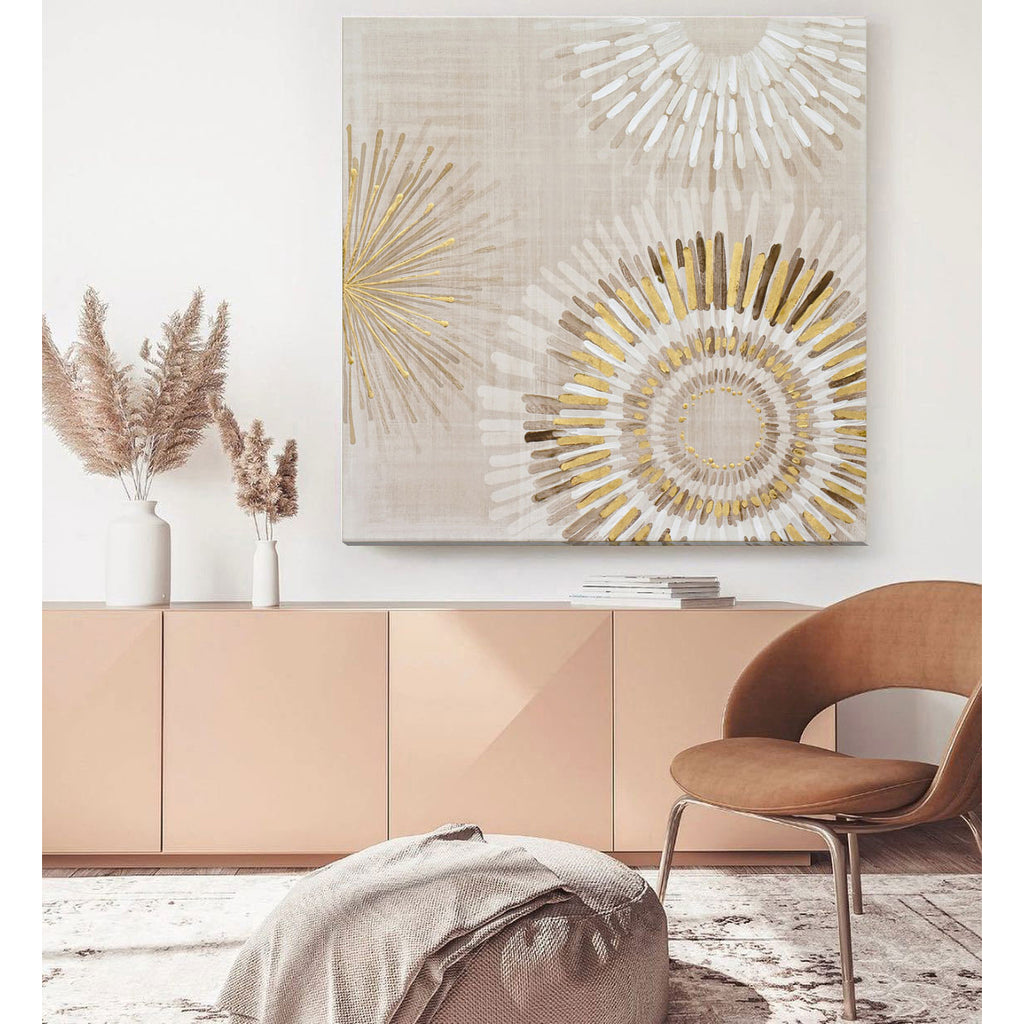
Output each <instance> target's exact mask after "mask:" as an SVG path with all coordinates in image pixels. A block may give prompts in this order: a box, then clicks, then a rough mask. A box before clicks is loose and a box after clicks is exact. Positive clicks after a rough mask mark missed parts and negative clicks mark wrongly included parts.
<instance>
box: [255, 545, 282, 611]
mask: <svg viewBox="0 0 1024 1024" xmlns="http://www.w3.org/2000/svg"><path fill="white" fill-rule="evenodd" d="M280 603H281V578H280V572H279V570H278V565H277V541H276V540H258V541H256V553H255V554H254V555H253V556H252V606H253V608H276V607H277V606H278V605H279V604H280Z"/></svg>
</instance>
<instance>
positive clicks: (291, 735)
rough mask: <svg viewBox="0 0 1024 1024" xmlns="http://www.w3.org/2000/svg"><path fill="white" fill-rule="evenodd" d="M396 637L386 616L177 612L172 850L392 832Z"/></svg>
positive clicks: (324, 846)
mask: <svg viewBox="0 0 1024 1024" xmlns="http://www.w3.org/2000/svg"><path fill="white" fill-rule="evenodd" d="M386 636H387V615H386V613H385V612H382V611H367V612H363V611H341V610H327V611H314V610H303V609H294V610H292V609H275V610H271V611H253V610H251V609H246V610H238V611H234V610H226V611H215V610H208V609H204V610H201V611H187V610H172V611H169V612H167V613H166V626H165V641H164V644H165V645H164V850H165V851H167V852H170V853H349V852H352V851H355V850H359V849H361V848H362V847H364V846H368V845H370V844H372V843H376V842H379V841H381V840H382V839H384V838H385V829H386V789H385V785H386V784H385V759H386V746H387V741H386V735H385V730H386V713H387V705H386V690H387V683H386V657H387V650H386V642H387V641H386Z"/></svg>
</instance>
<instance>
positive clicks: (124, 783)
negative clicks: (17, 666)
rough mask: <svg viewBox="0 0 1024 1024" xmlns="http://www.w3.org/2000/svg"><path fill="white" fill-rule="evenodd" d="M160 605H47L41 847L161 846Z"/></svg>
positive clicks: (151, 849)
mask: <svg viewBox="0 0 1024 1024" xmlns="http://www.w3.org/2000/svg"><path fill="white" fill-rule="evenodd" d="M160 617H161V613H160V611H159V610H150V609H146V610H138V611H134V610H133V611H113V610H106V609H93V610H83V611H63V610H49V609H48V610H45V611H44V612H43V852H44V853H155V852H158V851H159V849H160Z"/></svg>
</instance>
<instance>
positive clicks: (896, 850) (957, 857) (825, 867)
mask: <svg viewBox="0 0 1024 1024" xmlns="http://www.w3.org/2000/svg"><path fill="white" fill-rule="evenodd" d="M860 850H861V872H862V873H863V874H875V875H973V874H977V873H978V872H979V871H980V870H981V858H980V857H979V856H978V850H977V847H976V846H975V845H974V840H973V839H972V838H971V834H970V832H969V831H968V830H967V826H966V825H964V824H962V823H961V822H959V821H956V822H943V823H942V824H939V825H921V826H919V827H918V828H911V829H906V830H905V831H903V832H891V833H889V834H888V835H880V836H862V837H861V840H860ZM812 861H813V862H812V864H811V865H810V867H744V868H720V869H719V870H721V871H727V872H730V873H733V874H809V873H810V874H817V873H819V872H828V871H829V870H830V869H829V863H828V855H827V854H825V853H820V854H817V853H816V854H813V855H812ZM306 870H308V869H306V868H235V867H214V868H184V867H169V868H43V877H44V878H68V877H72V876H74V877H79V878H83V877H90V876H97V875H256V874H265V873H267V872H272V873H279V872H286V871H296V872H299V873H301V872H303V871H306ZM676 870H684V871H685V870H687V869H685V868H682V869H680V868H677V869H676Z"/></svg>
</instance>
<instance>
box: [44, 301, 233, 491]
mask: <svg viewBox="0 0 1024 1024" xmlns="http://www.w3.org/2000/svg"><path fill="white" fill-rule="evenodd" d="M106 313H107V307H106V305H104V304H103V303H102V302H101V301H100V298H99V295H97V293H96V291H95V290H94V289H92V288H89V289H88V290H87V291H86V293H85V298H84V300H83V302H82V313H81V316H80V319H79V330H78V342H77V344H76V345H75V346H73V347H72V349H71V351H70V352H68V354H67V355H61V353H60V352H59V351H58V349H57V347H56V346H55V345H54V343H53V338H52V336H51V334H50V329H49V327H48V325H47V323H46V319H45V317H44V319H43V410H44V415H45V417H46V420H47V422H48V423H49V424H50V425H51V427H52V428H53V430H54V433H56V435H57V437H58V439H59V440H60V441H61V443H63V444H64V445H65V446H66V447H67V448H69V449H70V450H71V451H72V452H73V453H74V454H75V455H77V456H78V457H79V459H81V461H82V465H83V466H84V468H85V471H86V472H87V473H99V474H102V475H103V476H116V477H118V478H119V479H120V480H121V483H122V485H123V486H124V488H125V492H126V493H127V494H128V496H129V497H133V498H136V499H144V498H147V497H148V496H149V489H150V486H151V485H152V482H153V477H154V476H155V475H156V474H157V473H163V472H166V471H167V470H169V469H176V468H178V467H179V466H182V465H184V464H185V462H186V461H187V460H188V458H189V456H190V455H191V454H192V452H193V451H194V450H195V448H196V446H197V445H198V444H199V440H200V438H201V437H202V433H203V431H204V430H205V429H206V427H207V426H208V425H209V423H210V420H211V418H212V415H213V414H212V411H211V402H214V403H215V402H217V401H219V400H220V397H221V395H222V393H223V391H224V377H225V366H226V363H227V346H228V334H227V329H228V307H227V304H226V303H221V305H220V306H219V307H218V309H217V314H216V316H215V317H214V319H213V322H212V324H211V327H210V331H209V335H208V337H207V340H206V341H205V342H204V341H203V340H202V339H201V337H200V333H199V329H200V326H201V324H202V319H203V293H202V291H199V290H197V291H196V292H195V294H194V295H193V296H192V300H191V302H190V303H189V304H188V306H187V307H186V309H185V311H184V313H174V314H172V316H171V317H170V318H169V319H168V321H167V323H166V324H164V327H163V333H164V340H163V341H162V342H161V343H160V344H159V345H157V346H156V350H155V351H154V350H153V348H152V346H151V345H150V342H149V340H148V339H147V340H146V341H145V342H143V345H142V349H141V353H140V354H141V356H142V360H143V364H144V372H145V377H146V379H145V380H144V381H143V382H142V383H141V384H140V383H139V382H138V381H137V379H136V378H135V375H134V374H133V372H132V369H131V367H129V366H125V365H122V364H121V363H120V362H119V361H118V359H117V358H116V356H115V355H114V353H113V351H112V350H111V348H110V345H109V343H108V342H107V338H106V334H105V331H104V324H105V321H106Z"/></svg>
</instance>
